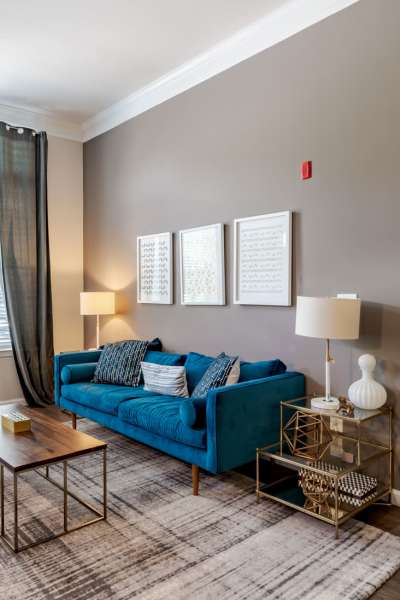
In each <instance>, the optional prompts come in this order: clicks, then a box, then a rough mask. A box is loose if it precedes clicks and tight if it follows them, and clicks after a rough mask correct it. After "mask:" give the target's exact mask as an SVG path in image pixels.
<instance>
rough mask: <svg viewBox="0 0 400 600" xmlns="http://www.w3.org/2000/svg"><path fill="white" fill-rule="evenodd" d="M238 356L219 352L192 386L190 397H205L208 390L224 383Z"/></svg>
mask: <svg viewBox="0 0 400 600" xmlns="http://www.w3.org/2000/svg"><path fill="white" fill-rule="evenodd" d="M238 358H239V357H238V356H228V355H227V354H225V352H221V354H219V355H218V356H217V358H216V359H215V360H214V361H213V362H212V363H211V365H210V366H209V367H208V369H207V371H206V372H205V373H204V375H203V377H202V378H201V379H200V381H199V383H198V384H197V385H196V387H195V388H194V390H193V392H192V398H205V397H206V396H207V394H208V392H209V390H213V389H214V388H217V387H221V386H223V385H225V384H226V383H227V381H228V377H229V375H230V373H231V371H232V368H233V366H234V365H235V364H236V363H237V360H238ZM239 369H240V366H239ZM238 378H239V377H238ZM235 379H236V374H235ZM236 381H237V380H236Z"/></svg>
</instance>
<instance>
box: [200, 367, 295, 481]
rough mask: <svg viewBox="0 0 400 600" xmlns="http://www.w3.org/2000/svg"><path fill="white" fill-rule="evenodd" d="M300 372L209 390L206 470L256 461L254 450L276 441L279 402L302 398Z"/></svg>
mask: <svg viewBox="0 0 400 600" xmlns="http://www.w3.org/2000/svg"><path fill="white" fill-rule="evenodd" d="M304 392H305V382H304V375H303V374H302V373H294V372H292V373H290V372H289V373H283V374H281V375H274V376H272V377H267V378H265V379H257V380H253V381H245V382H243V383H238V384H235V385H231V386H228V387H222V388H217V389H215V390H211V391H210V392H209V393H208V396H207V451H208V457H209V459H208V462H209V465H208V467H209V470H210V471H211V472H213V473H221V472H222V471H226V470H228V469H233V468H235V467H238V466H240V465H243V464H246V463H248V462H251V461H254V460H255V452H256V448H258V447H262V446H266V445H268V444H272V443H274V442H276V441H278V440H279V430H280V402H281V400H291V399H294V398H298V397H301V396H304Z"/></svg>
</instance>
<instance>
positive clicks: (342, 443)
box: [256, 396, 393, 538]
mask: <svg viewBox="0 0 400 600" xmlns="http://www.w3.org/2000/svg"><path fill="white" fill-rule="evenodd" d="M311 398H312V396H305V397H302V398H296V399H295V400H288V401H283V402H281V407H280V411H281V425H280V439H279V441H278V442H276V443H275V444H272V445H270V446H265V447H264V448H257V452H256V469H257V473H256V496H257V502H259V501H260V498H262V497H265V498H269V499H271V500H274V501H276V502H279V503H281V504H284V505H286V506H290V507H291V508H293V509H295V510H299V511H301V512H303V513H306V514H308V515H310V516H312V517H315V518H317V519H320V520H321V521H324V522H326V523H330V524H331V525H333V526H334V527H335V533H336V537H337V538H338V537H339V527H340V525H342V524H343V523H345V522H346V521H347V520H348V519H350V518H351V517H353V516H354V515H355V514H357V513H358V512H360V511H361V510H364V508H366V507H367V506H369V505H371V504H373V503H375V502H378V501H380V500H383V499H384V498H386V497H388V498H389V501H390V494H391V490H392V488H393V451H392V409H391V407H389V406H384V407H383V408H381V409H378V410H368V411H367V410H362V409H355V411H354V416H353V417H349V416H342V415H339V414H337V413H336V412H335V411H329V410H315V409H311ZM296 411H301V414H302V415H304V414H306V415H310V417H311V419H313V418H314V417H321V419H320V420H321V421H322V422H323V429H324V430H329V432H330V436H331V440H330V441H329V440H328V443H327V444H325V446H323V445H321V448H322V456H318V457H317V458H315V457H314V458H310V457H304V456H298V455H294V454H293V447H291V444H289V443H288V442H287V438H286V437H285V434H284V432H285V426H286V425H287V423H288V422H289V420H290V419H291V417H293V415H294V414H295V413H296ZM292 421H294V419H292ZM321 441H322V440H321ZM261 461H267V462H269V463H275V464H277V465H280V466H281V467H285V474H284V475H283V476H282V477H279V479H276V480H275V481H272V482H269V483H267V484H264V483H262V482H261V481H260V463H261ZM351 474H353V475H351ZM354 474H355V475H354ZM358 474H361V475H362V476H369V477H373V478H374V480H375V479H376V480H377V486H376V488H375V489H374V490H373V491H371V493H369V494H367V495H366V496H365V497H362V498H354V497H353V496H350V495H347V494H346V493H343V489H344V487H345V483H346V482H347V481H348V480H349V477H350V478H352V477H357V476H358ZM300 483H301V485H300ZM313 485H314V486H315V488H314V490H313V489H312V488H313ZM310 489H311V491H315V493H314V494H312V493H310V494H308V493H307V491H310ZM316 497H317V500H316V499H315V498H316ZM310 498H311V499H310Z"/></svg>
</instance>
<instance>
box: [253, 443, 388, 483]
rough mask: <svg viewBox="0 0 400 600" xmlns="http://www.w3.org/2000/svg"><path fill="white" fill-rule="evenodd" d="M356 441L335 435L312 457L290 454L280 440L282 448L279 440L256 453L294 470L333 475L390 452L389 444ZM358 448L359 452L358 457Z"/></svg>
mask: <svg viewBox="0 0 400 600" xmlns="http://www.w3.org/2000/svg"><path fill="white" fill-rule="evenodd" d="M359 444H360V446H359V448H358V441H356V440H353V439H350V438H345V437H340V439H338V438H335V439H334V440H332V442H330V443H329V444H328V445H327V446H326V448H325V449H322V450H321V451H320V452H319V454H318V455H317V456H316V457H314V458H312V457H306V456H299V455H295V454H292V453H291V451H290V450H289V447H288V445H287V444H286V443H285V442H284V443H283V444H282V452H281V446H280V443H279V442H277V443H276V444H273V445H271V446H265V447H264V448H259V450H258V453H259V456H260V457H261V458H266V459H272V460H276V461H277V462H278V463H281V464H284V465H285V466H286V467H288V468H292V469H295V470H299V469H302V468H306V469H309V470H313V471H317V472H323V473H324V474H328V475H332V476H336V475H340V476H341V475H345V474H346V473H350V472H352V471H354V469H355V468H357V469H359V468H362V467H363V466H364V465H365V463H367V462H370V461H374V460H376V459H378V458H379V457H381V456H385V455H387V454H389V453H390V450H389V449H388V448H383V447H380V446H375V445H373V444H371V443H368V442H363V441H360V443H359ZM358 451H359V453H360V455H359V461H358Z"/></svg>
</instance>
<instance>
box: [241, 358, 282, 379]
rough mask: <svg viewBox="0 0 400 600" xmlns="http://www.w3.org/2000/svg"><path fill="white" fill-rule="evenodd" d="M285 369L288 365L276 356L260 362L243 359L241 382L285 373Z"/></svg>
mask: <svg viewBox="0 0 400 600" xmlns="http://www.w3.org/2000/svg"><path fill="white" fill-rule="evenodd" d="M285 371H286V365H285V364H284V363H283V362H282V361H281V360H279V358H275V359H274V360H260V361H258V362H244V361H242V362H241V363H240V377H239V382H242V381H252V380H253V379H264V377H271V376H272V375H280V374H281V373H285Z"/></svg>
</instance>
